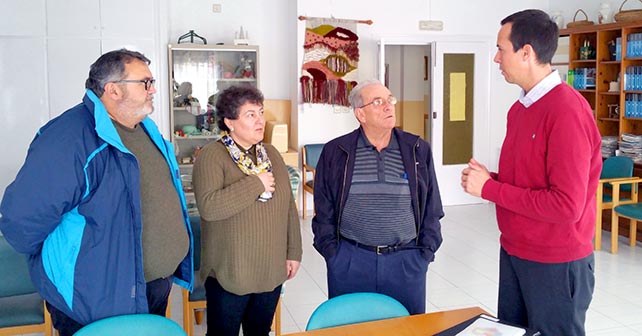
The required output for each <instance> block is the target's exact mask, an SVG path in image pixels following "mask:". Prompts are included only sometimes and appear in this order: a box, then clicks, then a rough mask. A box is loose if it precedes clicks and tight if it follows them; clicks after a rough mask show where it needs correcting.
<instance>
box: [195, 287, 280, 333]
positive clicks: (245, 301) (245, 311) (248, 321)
mask: <svg viewBox="0 0 642 336" xmlns="http://www.w3.org/2000/svg"><path fill="white" fill-rule="evenodd" d="M280 295H281V285H279V286H278V287H276V288H275V289H274V290H273V291H271V292H265V293H251V294H246V295H236V294H234V293H230V292H228V291H226V290H225V289H224V288H223V287H221V284H219V282H218V281H217V280H216V279H215V278H212V277H208V278H207V280H206V281H205V296H206V299H207V336H238V335H239V331H240V328H241V325H242V326H243V335H244V336H267V335H268V334H269V333H270V326H271V325H272V319H273V318H274V311H275V310H276V305H277V303H278V302H279V296H280Z"/></svg>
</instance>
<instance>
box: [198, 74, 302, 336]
mask: <svg viewBox="0 0 642 336" xmlns="http://www.w3.org/2000/svg"><path fill="white" fill-rule="evenodd" d="M216 115H217V119H218V126H219V128H220V129H221V130H222V133H221V135H222V138H221V140H219V141H216V142H212V143H210V144H208V145H206V146H205V147H204V148H203V149H202V150H201V151H200V152H199V154H198V158H197V159H196V162H195V165H194V172H193V184H194V192H195V194H196V202H197V205H198V209H199V212H200V215H201V219H202V238H201V239H202V249H203V250H202V261H201V278H202V279H203V280H204V281H205V291H206V299H207V329H208V335H210V336H211V335H234V336H236V335H238V334H239V328H240V326H241V325H242V326H243V334H244V335H268V333H269V331H270V325H271V322H272V317H273V315H274V311H275V309H276V305H277V302H278V298H279V294H280V292H281V285H282V284H283V282H284V281H285V280H287V279H291V278H292V277H294V276H295V275H296V272H297V270H298V268H299V266H300V261H301V254H302V250H301V231H300V227H299V218H298V215H297V210H296V205H295V203H294V198H293V196H292V190H291V188H290V178H289V175H288V170H287V168H286V166H285V163H284V162H283V158H282V157H281V155H280V154H279V152H278V151H277V150H276V149H275V148H274V147H273V146H271V145H269V144H264V143H262V141H261V140H262V139H263V131H264V128H265V118H264V117H263V95H262V94H261V92H260V91H258V90H257V89H255V88H253V87H245V86H244V87H230V88H228V89H226V90H225V91H223V92H222V93H221V94H220V95H219V97H218V100H217V103H216Z"/></svg>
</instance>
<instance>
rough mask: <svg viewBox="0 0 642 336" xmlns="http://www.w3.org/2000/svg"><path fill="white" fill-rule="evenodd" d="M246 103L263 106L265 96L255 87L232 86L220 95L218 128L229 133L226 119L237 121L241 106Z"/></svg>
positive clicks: (217, 102) (217, 107) (217, 109)
mask: <svg viewBox="0 0 642 336" xmlns="http://www.w3.org/2000/svg"><path fill="white" fill-rule="evenodd" d="M246 103H252V104H257V105H263V94H262V93H261V91H259V89H257V88H255V87H253V86H249V85H247V86H245V85H244V86H230V87H229V88H227V89H225V90H223V92H221V93H220V94H219V95H218V99H217V100H216V120H217V123H218V128H219V129H221V130H223V131H227V132H229V131H230V129H229V127H227V125H225V120H224V119H225V118H227V119H232V120H236V119H238V117H239V110H240V108H241V106H243V105H245V104H246Z"/></svg>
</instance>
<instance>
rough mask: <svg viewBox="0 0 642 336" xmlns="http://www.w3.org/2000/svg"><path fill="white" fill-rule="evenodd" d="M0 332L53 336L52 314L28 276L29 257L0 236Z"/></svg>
mask: <svg viewBox="0 0 642 336" xmlns="http://www.w3.org/2000/svg"><path fill="white" fill-rule="evenodd" d="M0 265H1V266H2V270H1V271H0V335H19V334H31V333H42V332H44V333H45V335H46V336H51V334H52V326H51V317H50V316H49V313H48V312H47V309H46V307H45V304H44V300H43V299H42V298H41V297H40V295H39V294H38V293H37V292H36V289H35V288H34V287H33V285H32V283H31V278H30V277H29V268H28V265H27V257H26V256H25V255H23V254H20V253H18V252H16V251H15V250H14V249H13V248H12V247H11V246H10V245H9V243H8V242H7V240H6V239H5V238H4V237H3V236H0Z"/></svg>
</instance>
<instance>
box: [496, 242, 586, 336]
mask: <svg viewBox="0 0 642 336" xmlns="http://www.w3.org/2000/svg"><path fill="white" fill-rule="evenodd" d="M594 266H595V258H594V256H593V254H591V255H589V256H588V257H586V258H583V259H579V260H575V261H571V262H565V263H554V264H546V263H539V262H534V261H529V260H524V259H520V258H517V257H515V256H511V255H509V254H508V253H506V251H505V250H504V249H503V248H502V249H501V251H500V256H499V302H498V308H497V313H498V317H499V318H500V319H502V320H506V321H508V322H512V323H515V324H518V325H521V326H525V327H529V328H532V329H535V330H538V331H540V332H541V333H542V336H556V335H564V336H584V335H585V331H584V322H585V321H586V311H587V310H588V308H589V304H590V303H591V299H592V298H593V289H594V287H595V274H594Z"/></svg>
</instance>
